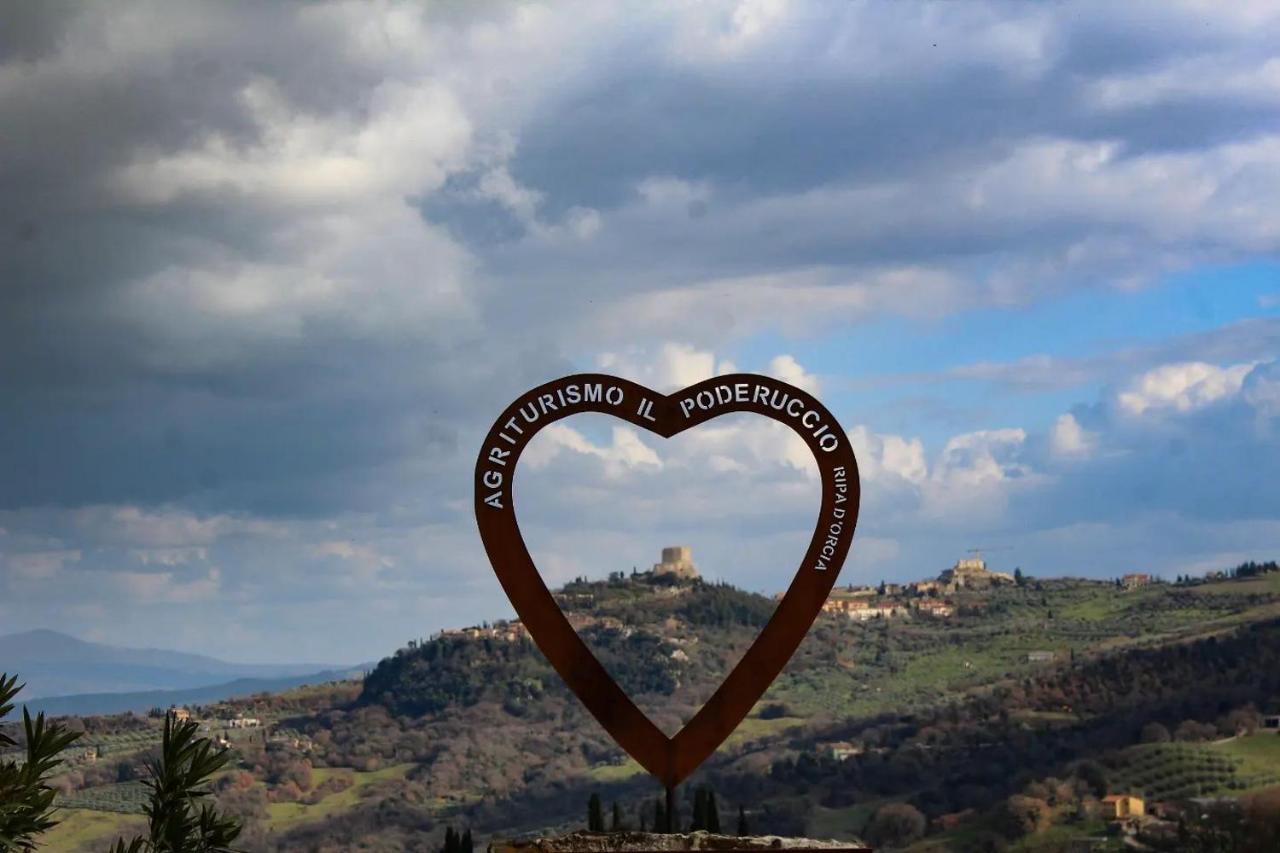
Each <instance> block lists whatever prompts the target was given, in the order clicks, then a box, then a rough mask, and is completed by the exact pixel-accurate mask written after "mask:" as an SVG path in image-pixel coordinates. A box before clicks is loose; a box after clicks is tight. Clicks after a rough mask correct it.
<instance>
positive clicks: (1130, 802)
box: [1102, 794, 1146, 820]
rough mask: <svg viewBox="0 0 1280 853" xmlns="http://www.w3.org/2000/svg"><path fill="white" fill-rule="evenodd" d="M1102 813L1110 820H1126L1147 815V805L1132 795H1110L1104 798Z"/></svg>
mask: <svg viewBox="0 0 1280 853" xmlns="http://www.w3.org/2000/svg"><path fill="white" fill-rule="evenodd" d="M1102 812H1103V814H1105V815H1106V816H1107V818H1108V819H1109V820H1124V819H1126V818H1130V817H1141V816H1142V815H1144V814H1146V804H1145V803H1143V801H1142V798H1141V797H1135V796H1133V795H1132V794H1108V795H1107V796H1105V797H1103V798H1102Z"/></svg>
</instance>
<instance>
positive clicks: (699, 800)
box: [689, 788, 707, 832]
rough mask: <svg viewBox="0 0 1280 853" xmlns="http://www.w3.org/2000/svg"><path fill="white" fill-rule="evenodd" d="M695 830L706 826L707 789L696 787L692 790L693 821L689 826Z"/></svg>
mask: <svg viewBox="0 0 1280 853" xmlns="http://www.w3.org/2000/svg"><path fill="white" fill-rule="evenodd" d="M689 828H690V829H691V830H693V831H694V832H697V831H698V830H699V829H706V828H707V789H706V788H697V789H696V790H694V792H693V823H692V824H691V825H690V826H689Z"/></svg>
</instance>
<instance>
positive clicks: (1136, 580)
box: [1120, 573, 1151, 589]
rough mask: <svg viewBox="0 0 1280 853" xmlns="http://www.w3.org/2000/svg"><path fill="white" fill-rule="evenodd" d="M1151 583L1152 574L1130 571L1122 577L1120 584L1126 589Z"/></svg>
mask: <svg viewBox="0 0 1280 853" xmlns="http://www.w3.org/2000/svg"><path fill="white" fill-rule="evenodd" d="M1150 583H1151V575H1148V574H1144V573H1130V574H1127V575H1125V576H1124V577H1122V578H1121V579H1120V585H1121V586H1123V587H1124V588H1125V589H1138V588H1139V587H1143V586H1147V585H1148V584H1150Z"/></svg>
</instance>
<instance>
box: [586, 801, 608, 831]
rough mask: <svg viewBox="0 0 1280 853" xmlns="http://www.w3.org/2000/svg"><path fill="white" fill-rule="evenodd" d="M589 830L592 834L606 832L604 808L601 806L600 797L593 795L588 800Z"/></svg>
mask: <svg viewBox="0 0 1280 853" xmlns="http://www.w3.org/2000/svg"><path fill="white" fill-rule="evenodd" d="M587 829H588V830H590V831H591V832H604V807H603V806H601V805H600V795H599V794H592V795H591V799H589V800H587Z"/></svg>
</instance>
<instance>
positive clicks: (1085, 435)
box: [1049, 413, 1098, 458]
mask: <svg viewBox="0 0 1280 853" xmlns="http://www.w3.org/2000/svg"><path fill="white" fill-rule="evenodd" d="M1097 447H1098V436H1097V434H1096V433H1092V432H1089V431H1088V430H1086V429H1085V428H1084V427H1082V426H1080V422H1079V421H1077V420H1076V418H1075V415H1072V414H1070V413H1068V414H1065V415H1059V416H1058V419H1057V420H1056V421H1054V422H1053V428H1052V429H1051V430H1050V431H1049V448H1050V450H1051V451H1052V453H1053V454H1054V455H1055V456H1063V457H1069V458H1082V457H1088V456H1089V455H1091V454H1092V453H1093V452H1094V451H1095V450H1096V449H1097Z"/></svg>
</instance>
